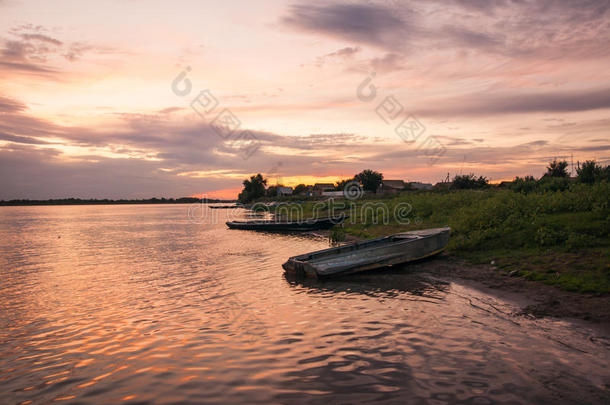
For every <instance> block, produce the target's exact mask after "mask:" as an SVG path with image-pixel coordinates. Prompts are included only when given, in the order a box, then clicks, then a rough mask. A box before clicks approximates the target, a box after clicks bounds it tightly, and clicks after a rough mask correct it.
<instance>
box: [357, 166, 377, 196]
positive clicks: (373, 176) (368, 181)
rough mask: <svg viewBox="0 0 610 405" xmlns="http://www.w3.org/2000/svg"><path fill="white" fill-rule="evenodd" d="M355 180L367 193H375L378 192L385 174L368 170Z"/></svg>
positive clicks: (358, 175)
mask: <svg viewBox="0 0 610 405" xmlns="http://www.w3.org/2000/svg"><path fill="white" fill-rule="evenodd" d="M354 180H356V181H358V182H359V183H360V184H362V188H363V189H364V190H365V191H372V192H375V191H377V188H379V185H380V184H381V180H383V174H381V173H379V172H376V171H374V170H369V169H366V170H363V171H361V172H360V173H358V174H357V175H355V176H354Z"/></svg>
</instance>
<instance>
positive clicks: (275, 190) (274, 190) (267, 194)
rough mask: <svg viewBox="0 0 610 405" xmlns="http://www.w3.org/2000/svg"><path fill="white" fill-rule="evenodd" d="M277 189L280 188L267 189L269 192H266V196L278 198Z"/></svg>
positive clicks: (271, 187) (270, 187)
mask: <svg viewBox="0 0 610 405" xmlns="http://www.w3.org/2000/svg"><path fill="white" fill-rule="evenodd" d="M277 187H278V186H269V187H268V188H267V191H266V193H265V195H266V196H267V197H276V196H277Z"/></svg>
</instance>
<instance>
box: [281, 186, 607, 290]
mask: <svg viewBox="0 0 610 405" xmlns="http://www.w3.org/2000/svg"><path fill="white" fill-rule="evenodd" d="M343 201H344V202H345V200H343ZM340 204H341V201H336V202H335V203H334V204H331V203H325V204H324V205H323V206H322V205H321V204H320V203H315V202H306V203H302V204H300V205H299V209H300V210H302V213H303V215H305V216H306V217H310V216H312V215H313V216H323V215H328V214H330V213H332V212H334V213H337V212H341V211H345V212H347V213H349V214H350V219H349V220H348V221H346V222H345V223H344V224H343V225H341V226H337V227H335V229H333V231H332V232H331V236H332V237H333V238H335V239H339V240H340V239H342V238H344V237H345V236H346V235H353V236H356V237H360V238H372V237H376V236H381V235H387V234H391V233H396V232H401V231H405V230H411V229H420V228H430V227H436V226H443V225H449V226H450V227H451V228H452V232H453V233H452V238H451V241H450V243H449V246H448V249H447V251H448V253H449V254H450V255H452V256H455V257H459V258H462V259H466V260H468V261H470V262H473V263H491V262H492V261H493V262H494V264H495V266H497V268H498V271H505V272H510V273H511V274H512V275H515V276H523V277H526V278H528V279H531V280H538V281H542V282H544V283H547V284H551V285H556V286H558V287H560V288H563V289H565V290H569V291H578V292H598V293H610V184H608V183H607V182H600V183H596V184H593V185H586V184H572V185H570V186H569V187H568V188H567V189H566V190H563V191H537V192H530V193H528V194H524V193H519V192H514V191H510V190H501V189H488V190H461V191H451V192H408V193H402V194H400V195H397V196H392V197H386V198H370V199H369V198H364V199H361V200H358V201H356V202H354V203H351V204H352V206H349V205H348V206H347V207H345V208H343V209H342V207H341V206H340ZM384 207H385V208H384ZM292 208H294V207H285V206H284V207H281V208H280V210H285V213H289V212H296V210H294V211H291V210H292ZM314 211H315V212H314ZM279 213H280V214H281V212H279ZM407 222H408V223H407Z"/></svg>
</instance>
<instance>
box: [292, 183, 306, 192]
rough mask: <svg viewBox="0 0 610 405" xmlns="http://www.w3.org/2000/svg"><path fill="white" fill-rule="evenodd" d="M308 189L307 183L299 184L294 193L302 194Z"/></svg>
mask: <svg viewBox="0 0 610 405" xmlns="http://www.w3.org/2000/svg"><path fill="white" fill-rule="evenodd" d="M305 191H307V186H306V185H305V184H299V185H297V186H296V187H295V188H294V192H293V194H301V193H304V192H305Z"/></svg>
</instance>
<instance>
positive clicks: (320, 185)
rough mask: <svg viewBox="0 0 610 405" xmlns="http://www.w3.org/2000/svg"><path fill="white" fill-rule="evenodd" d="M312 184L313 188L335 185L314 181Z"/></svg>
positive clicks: (333, 186)
mask: <svg viewBox="0 0 610 405" xmlns="http://www.w3.org/2000/svg"><path fill="white" fill-rule="evenodd" d="M313 186H314V188H322V187H332V188H335V185H334V184H333V183H316V184H314V185H313Z"/></svg>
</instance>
